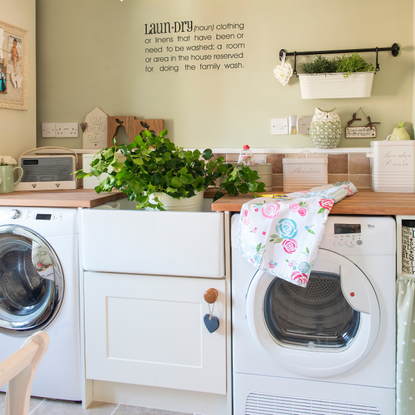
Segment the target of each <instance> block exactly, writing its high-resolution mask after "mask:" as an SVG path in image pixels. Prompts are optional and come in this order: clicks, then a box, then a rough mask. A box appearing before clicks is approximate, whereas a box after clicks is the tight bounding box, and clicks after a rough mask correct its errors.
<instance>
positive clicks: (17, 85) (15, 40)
mask: <svg viewBox="0 0 415 415" xmlns="http://www.w3.org/2000/svg"><path fill="white" fill-rule="evenodd" d="M28 67H29V65H28V32H27V30H24V29H21V28H20V27H17V26H13V25H11V24H8V23H6V22H2V21H0V108H8V109H15V110H23V111H27V110H28V109H29V99H28Z"/></svg>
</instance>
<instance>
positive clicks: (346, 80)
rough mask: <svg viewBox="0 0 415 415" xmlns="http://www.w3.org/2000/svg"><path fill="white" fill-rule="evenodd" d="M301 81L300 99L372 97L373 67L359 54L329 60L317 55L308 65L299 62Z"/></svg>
mask: <svg viewBox="0 0 415 415" xmlns="http://www.w3.org/2000/svg"><path fill="white" fill-rule="evenodd" d="M301 68H302V70H303V71H304V73H301V74H298V76H299V78H300V88H301V97H302V98H303V99H320V98H364V97H370V96H371V94H372V84H373V78H374V74H375V72H376V71H375V67H374V65H373V64H371V63H368V62H366V60H365V59H364V58H363V57H362V56H360V55H359V54H358V53H356V52H354V53H351V54H349V55H343V57H341V58H333V59H328V58H326V57H324V56H322V55H317V56H316V57H315V58H314V59H313V60H312V61H311V62H302V63H301Z"/></svg>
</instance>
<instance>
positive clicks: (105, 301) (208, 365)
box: [84, 272, 226, 394]
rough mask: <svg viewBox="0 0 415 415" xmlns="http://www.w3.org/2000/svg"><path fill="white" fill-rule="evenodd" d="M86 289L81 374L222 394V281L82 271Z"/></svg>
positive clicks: (223, 313) (110, 379) (89, 377)
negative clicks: (214, 295) (212, 292)
mask: <svg viewBox="0 0 415 415" xmlns="http://www.w3.org/2000/svg"><path fill="white" fill-rule="evenodd" d="M209 288H215V289H216V290H217V291H218V293H219V296H218V300H217V301H216V303H215V306H214V311H213V314H214V316H216V317H217V318H218V319H219V322H220V324H219V328H218V329H217V330H216V331H214V332H213V333H209V331H208V330H207V329H206V327H205V325H204V321H203V318H204V316H205V314H207V313H208V312H209V310H208V304H207V303H206V302H205V301H204V298H203V295H204V292H205V291H206V290H207V289H209ZM84 292H85V342H86V344H85V350H86V356H85V359H86V377H87V379H95V380H103V381H110V382H121V383H127V384H139V385H147V386H157V387H164V388H173V389H183V390H190V391H198V392H207V393H216V394H226V321H225V318H226V317H225V316H226V307H225V298H226V297H225V281H224V280H217V279H214V280H208V279H198V278H177V277H176V278H174V277H173V278H172V277H158V276H146V275H127V274H108V273H94V272H85V274H84Z"/></svg>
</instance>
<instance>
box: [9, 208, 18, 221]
mask: <svg viewBox="0 0 415 415" xmlns="http://www.w3.org/2000/svg"><path fill="white" fill-rule="evenodd" d="M20 215H21V212H20V210H17V209H12V210H11V211H10V212H9V217H10V218H11V219H17V218H18V217H20Z"/></svg>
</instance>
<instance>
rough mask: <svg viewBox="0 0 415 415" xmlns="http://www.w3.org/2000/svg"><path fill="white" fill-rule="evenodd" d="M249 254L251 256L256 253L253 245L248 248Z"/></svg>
mask: <svg viewBox="0 0 415 415" xmlns="http://www.w3.org/2000/svg"><path fill="white" fill-rule="evenodd" d="M249 253H250V254H251V255H253V254H255V253H256V248H255V247H254V245H251V246H250V247H249Z"/></svg>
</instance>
